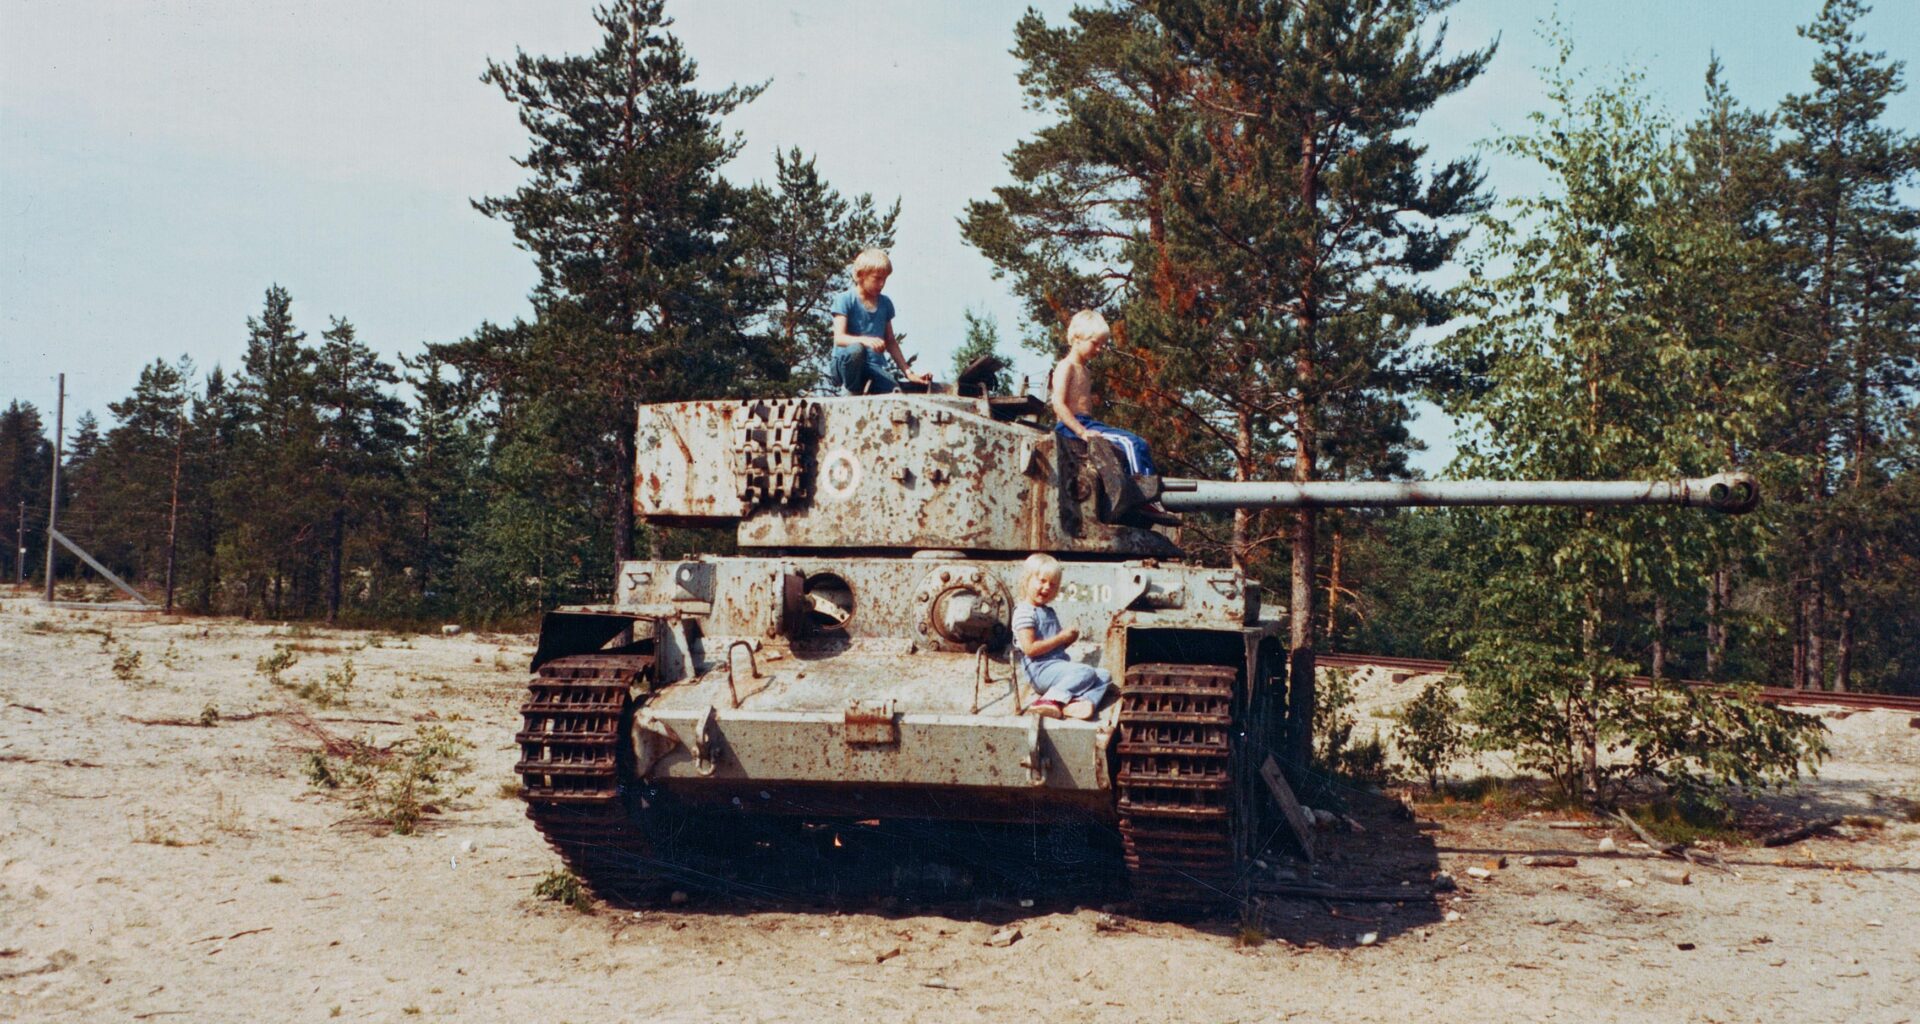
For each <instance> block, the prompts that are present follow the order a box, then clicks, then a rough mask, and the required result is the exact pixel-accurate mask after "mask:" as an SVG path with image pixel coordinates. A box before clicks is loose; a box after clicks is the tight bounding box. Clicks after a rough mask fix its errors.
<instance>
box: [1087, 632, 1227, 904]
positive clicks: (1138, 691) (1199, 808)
mask: <svg viewBox="0 0 1920 1024" xmlns="http://www.w3.org/2000/svg"><path fill="white" fill-rule="evenodd" d="M1236 676H1237V673H1236V672H1235V671H1234V670H1233V669H1231V668H1227V667H1224V666H1218V665H1172V664H1152V665H1136V666H1133V667H1132V668H1131V669H1129V670H1128V672H1127V682H1126V686H1125V688H1124V689H1123V690H1122V691H1121V694H1120V722H1119V737H1118V740H1119V742H1118V753H1119V765H1120V768H1119V772H1118V774H1117V776H1116V780H1117V782H1118V784H1119V796H1118V809H1119V812H1120V838H1121V841H1122V843H1123V845H1124V849H1125V854H1126V864H1127V873H1128V876H1129V878H1130V880H1131V882H1132V885H1133V894H1134V897H1135V898H1136V899H1139V900H1141V901H1143V902H1146V903H1152V904H1161V905H1175V906H1181V905H1218V904H1221V903H1224V902H1228V901H1231V900H1233V899H1234V898H1235V897H1236V896H1237V895H1238V892H1237V886H1238V881H1239V877H1238V876H1239V865H1240V856H1239V853H1240V845H1241V831H1242V830H1243V829H1244V827H1245V823H1244V822H1243V821H1242V820H1241V819H1242V817H1243V813H1242V809H1241V808H1240V807H1239V800H1238V795H1237V793H1236V791H1235V789H1234V785H1235V781H1236V780H1235V778H1234V775H1235V772H1234V767H1235V756H1234V737H1233V732H1234V729H1233V710H1234V696H1235V695H1234V681H1235V678H1236ZM1241 782H1242V784H1244V780H1241Z"/></svg>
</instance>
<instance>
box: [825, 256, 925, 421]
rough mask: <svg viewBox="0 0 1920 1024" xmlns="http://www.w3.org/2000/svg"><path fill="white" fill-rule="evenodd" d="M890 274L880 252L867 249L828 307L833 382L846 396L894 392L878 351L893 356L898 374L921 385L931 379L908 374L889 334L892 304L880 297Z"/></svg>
mask: <svg viewBox="0 0 1920 1024" xmlns="http://www.w3.org/2000/svg"><path fill="white" fill-rule="evenodd" d="M892 274H893V261H892V260H889V259H888V258H887V254H886V252H885V251H883V250H880V249H868V250H866V251H865V252H862V253H861V254H860V255H859V256H856V257H854V260H853V287H852V288H849V289H847V290H846V291H844V292H841V293H840V294H839V295H836V296H834V299H833V305H832V306H831V307H830V309H831V311H832V313H833V360H832V365H831V368H830V369H831V374H832V378H833V382H834V383H836V384H838V385H840V387H841V388H843V389H845V391H846V392H847V394H850V395H884V394H887V393H888V392H891V391H896V390H899V388H898V386H897V385H896V384H894V382H893V375H892V374H890V373H888V372H887V361H886V359H885V358H883V357H882V356H881V353H882V352H884V353H886V354H887V355H889V356H892V357H893V361H894V362H895V363H896V364H898V365H899V367H900V372H901V373H902V374H904V375H905V376H906V378H907V379H908V380H910V381H914V382H915V383H920V384H925V383H926V382H927V381H929V380H931V379H933V378H932V377H931V376H930V375H928V374H924V373H914V372H913V370H912V369H911V368H909V367H908V366H907V359H906V357H905V356H903V355H901V354H900V343H899V342H898V341H895V340H894V336H893V300H892V299H889V298H887V297H886V296H885V295H882V294H881V289H883V288H885V287H886V286H887V278H888V277H889V276H891V275H892Z"/></svg>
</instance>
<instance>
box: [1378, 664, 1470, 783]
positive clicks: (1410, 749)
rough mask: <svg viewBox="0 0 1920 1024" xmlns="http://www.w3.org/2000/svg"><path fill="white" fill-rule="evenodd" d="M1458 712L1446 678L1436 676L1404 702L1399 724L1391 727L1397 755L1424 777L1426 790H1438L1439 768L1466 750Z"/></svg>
mask: <svg viewBox="0 0 1920 1024" xmlns="http://www.w3.org/2000/svg"><path fill="white" fill-rule="evenodd" d="M1460 713H1461V712H1460V703H1459V702H1458V701H1456V700H1454V699H1453V691H1452V690H1451V689H1449V688H1448V686H1447V683H1446V680H1444V679H1436V680H1433V681H1432V682H1429V683H1428V684H1427V685H1426V687H1425V688H1423V689H1422V690H1421V691H1420V695H1419V696H1418V697H1415V698H1414V699H1413V701H1412V702H1411V703H1409V704H1408V705H1407V709H1406V711H1405V712H1404V713H1402V714H1401V716H1400V723H1399V724H1398V725H1396V726H1394V729H1393V742H1394V745H1395V746H1397V747H1399V748H1400V756H1402V757H1404V758H1406V759H1407V760H1408V761H1410V762H1412V764H1413V766H1414V767H1415V768H1418V769H1420V771H1421V773H1422V774H1424V775H1425V776H1426V777H1427V791H1428V792H1429V793H1433V792H1438V791H1439V789H1440V769H1442V768H1445V767H1446V766H1447V765H1448V764H1449V763H1451V762H1452V761H1453V759H1454V758H1456V757H1459V756H1460V753H1461V751H1463V750H1465V749H1466V742H1467V737H1466V733H1465V731H1464V730H1462V729H1461V728H1460Z"/></svg>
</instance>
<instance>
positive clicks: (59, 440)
mask: <svg viewBox="0 0 1920 1024" xmlns="http://www.w3.org/2000/svg"><path fill="white" fill-rule="evenodd" d="M53 409H54V412H53V486H52V487H51V488H49V490H48V494H47V603H48V604H52V603H53V551H54V540H53V536H54V533H53V531H54V527H55V526H56V525H57V524H58V523H59V516H60V459H61V455H62V452H63V451H64V450H65V449H64V445H65V442H66V439H67V375H66V374H64V373H63V374H61V375H60V399H59V401H57V402H55V403H54V406H53Z"/></svg>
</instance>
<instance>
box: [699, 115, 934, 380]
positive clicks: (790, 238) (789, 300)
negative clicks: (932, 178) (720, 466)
mask: <svg viewBox="0 0 1920 1024" xmlns="http://www.w3.org/2000/svg"><path fill="white" fill-rule="evenodd" d="M773 159H774V182H773V185H772V186H771V187H769V186H767V185H765V184H756V185H755V186H754V187H753V188H752V189H750V190H749V191H748V193H747V196H746V202H745V205H744V207H743V209H742V210H741V213H740V217H739V221H738V223H737V225H736V226H735V228H734V230H733V233H732V234H733V242H734V245H735V247H736V249H737V250H738V251H739V252H740V253H741V254H742V257H743V259H745V260H746V261H747V265H748V268H749V269H750V272H751V275H752V277H753V279H754V280H755V281H756V282H757V283H758V284H760V285H761V286H762V287H764V288H765V289H766V294H765V295H764V296H763V297H761V298H760V299H759V301H758V304H760V305H764V306H765V307H766V308H767V314H766V316H767V319H768V321H769V323H768V324H767V329H766V331H765V333H766V335H767V337H768V338H769V340H770V344H769V346H768V349H769V353H770V354H771V355H772V356H773V358H774V359H775V361H777V362H780V363H784V364H785V365H787V366H791V367H793V368H794V371H795V373H794V377H793V379H792V380H791V382H790V385H791V386H792V387H794V388H795V389H796V390H801V391H817V390H820V389H821V388H823V387H827V386H829V385H827V384H826V383H825V382H826V375H827V370H826V364H827V358H828V355H829V354H830V353H831V352H832V351H833V328H832V323H831V317H830V316H829V314H828V310H827V307H828V304H829V303H830V302H831V301H832V299H833V296H834V294H835V293H837V292H840V291H844V290H845V289H847V288H849V287H851V286H852V282H851V281H850V280H849V278H848V277H847V267H848V266H849V265H850V264H851V263H852V262H853V258H854V257H855V256H856V255H858V254H859V253H860V250H862V249H868V248H879V249H885V248H889V247H891V246H892V245H893V231H894V222H895V221H896V220H898V218H899V216H900V203H899V201H898V200H895V201H894V204H893V205H892V206H891V207H889V208H887V209H886V210H880V209H878V208H877V207H875V206H874V203H873V197H872V196H870V195H867V194H865V193H862V194H860V195H858V196H855V197H853V198H851V199H848V198H844V197H842V196H841V195H840V193H839V192H837V191H835V190H834V189H833V188H832V187H831V186H829V185H828V184H827V183H826V182H825V181H823V180H822V179H821V177H820V173H819V171H817V170H816V169H815V168H814V161H813V158H812V157H807V156H804V155H803V154H802V153H801V152H800V150H799V149H798V148H795V149H792V150H790V151H788V152H785V153H780V152H776V153H774V155H773Z"/></svg>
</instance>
